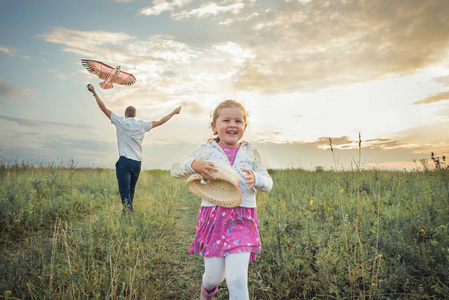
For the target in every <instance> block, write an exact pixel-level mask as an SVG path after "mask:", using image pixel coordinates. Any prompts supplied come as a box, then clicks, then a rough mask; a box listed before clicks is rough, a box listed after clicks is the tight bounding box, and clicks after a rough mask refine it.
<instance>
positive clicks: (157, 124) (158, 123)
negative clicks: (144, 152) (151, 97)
mask: <svg viewBox="0 0 449 300" xmlns="http://www.w3.org/2000/svg"><path fill="white" fill-rule="evenodd" d="M180 112H181V106H178V107H177V108H175V109H174V110H173V111H172V112H171V113H169V114H168V115H166V116H165V117H163V118H162V119H160V120H159V121H153V127H152V128H156V127H158V126H161V125H163V124H165V123H167V122H168V120H170V119H171V118H172V117H173V116H174V115H177V114H179V113H180Z"/></svg>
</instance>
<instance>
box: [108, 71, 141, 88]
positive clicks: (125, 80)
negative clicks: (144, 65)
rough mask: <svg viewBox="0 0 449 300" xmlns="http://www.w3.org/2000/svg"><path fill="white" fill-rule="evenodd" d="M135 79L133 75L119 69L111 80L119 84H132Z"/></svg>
mask: <svg viewBox="0 0 449 300" xmlns="http://www.w3.org/2000/svg"><path fill="white" fill-rule="evenodd" d="M136 81H137V79H136V77H134V75H132V74H129V73H126V72H123V71H120V72H119V73H118V74H117V77H115V78H114V79H113V81H112V82H114V83H116V84H120V85H132V84H134V83H135V82H136Z"/></svg>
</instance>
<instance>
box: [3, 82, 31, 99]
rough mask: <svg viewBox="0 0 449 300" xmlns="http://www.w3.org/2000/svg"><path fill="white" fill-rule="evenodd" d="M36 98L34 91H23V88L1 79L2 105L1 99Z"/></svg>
mask: <svg viewBox="0 0 449 300" xmlns="http://www.w3.org/2000/svg"><path fill="white" fill-rule="evenodd" d="M35 96H36V93H35V92H33V91H32V90H28V89H22V88H21V87H19V86H17V85H15V84H10V83H6V82H4V81H3V80H1V79H0V103H2V101H1V99H2V98H3V99H8V100H14V99H30V98H33V97H35Z"/></svg>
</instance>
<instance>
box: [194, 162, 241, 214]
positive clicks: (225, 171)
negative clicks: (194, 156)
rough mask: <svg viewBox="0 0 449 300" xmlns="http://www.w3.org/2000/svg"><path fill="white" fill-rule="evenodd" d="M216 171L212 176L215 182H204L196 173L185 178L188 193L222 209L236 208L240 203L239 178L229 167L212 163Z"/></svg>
mask: <svg viewBox="0 0 449 300" xmlns="http://www.w3.org/2000/svg"><path fill="white" fill-rule="evenodd" d="M214 167H215V168H216V169H217V171H216V172H213V173H212V174H213V175H214V177H215V178H216V179H215V180H205V179H204V178H203V176H201V175H200V174H198V173H195V174H193V175H191V176H190V177H189V178H187V181H186V186H187V189H188V190H189V191H191V192H192V193H194V194H195V195H197V196H199V197H201V198H202V199H204V200H206V201H209V202H210V203H212V204H215V205H218V206H222V207H236V206H239V205H240V203H242V193H241V192H240V188H239V185H240V176H239V174H237V172H236V171H234V170H233V169H232V168H231V167H229V166H226V165H223V164H218V163H214Z"/></svg>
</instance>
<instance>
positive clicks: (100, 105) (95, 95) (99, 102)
mask: <svg viewBox="0 0 449 300" xmlns="http://www.w3.org/2000/svg"><path fill="white" fill-rule="evenodd" d="M87 89H88V90H89V92H91V93H92V95H94V97H95V100H96V101H97V104H98V106H99V107H100V109H101V111H102V112H103V113H104V114H105V115H106V117H108V118H109V120H110V119H111V114H112V112H111V111H110V110H109V108H107V107H106V105H105V104H104V103H103V101H101V99H100V96H98V95H97V93H96V92H95V88H94V86H93V85H92V84H90V83H89V84H88V85H87Z"/></svg>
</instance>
